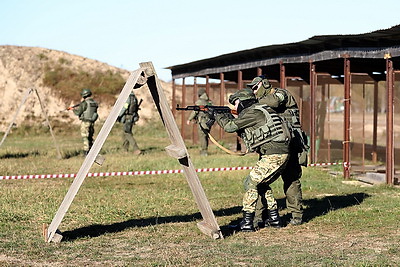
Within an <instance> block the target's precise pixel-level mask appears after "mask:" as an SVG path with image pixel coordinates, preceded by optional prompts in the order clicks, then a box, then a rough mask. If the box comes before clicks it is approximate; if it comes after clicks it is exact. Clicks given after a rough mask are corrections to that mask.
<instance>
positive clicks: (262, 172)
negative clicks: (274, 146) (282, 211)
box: [243, 154, 288, 212]
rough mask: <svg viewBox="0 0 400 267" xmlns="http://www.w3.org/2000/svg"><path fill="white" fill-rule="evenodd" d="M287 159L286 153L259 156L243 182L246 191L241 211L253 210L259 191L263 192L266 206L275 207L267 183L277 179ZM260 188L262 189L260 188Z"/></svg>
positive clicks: (275, 204) (274, 201)
mask: <svg viewBox="0 0 400 267" xmlns="http://www.w3.org/2000/svg"><path fill="white" fill-rule="evenodd" d="M287 160H288V154H273V155H263V156H261V158H260V160H259V161H258V162H257V163H256V166H255V167H254V168H253V169H252V170H251V172H250V174H249V176H247V178H246V180H245V183H244V186H245V191H246V192H245V194H244V196H243V211H247V212H255V210H256V204H257V199H258V195H259V193H262V194H264V198H265V199H266V200H267V203H268V208H271V209H274V208H277V203H276V200H275V198H274V196H273V194H272V190H271V188H270V187H269V185H270V184H271V183H273V182H274V181H275V180H276V179H278V177H279V175H280V174H281V171H282V170H283V169H284V168H285V166H286V163H287ZM261 188H262V189H263V190H260V189H261Z"/></svg>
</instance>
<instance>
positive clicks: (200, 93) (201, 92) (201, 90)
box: [197, 88, 206, 96]
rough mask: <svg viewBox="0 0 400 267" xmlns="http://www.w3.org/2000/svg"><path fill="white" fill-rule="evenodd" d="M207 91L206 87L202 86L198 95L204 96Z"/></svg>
mask: <svg viewBox="0 0 400 267" xmlns="http://www.w3.org/2000/svg"><path fill="white" fill-rule="evenodd" d="M205 92H206V89H204V88H200V89H199V90H198V91H197V95H198V96H202V95H203V94H204V93H205Z"/></svg>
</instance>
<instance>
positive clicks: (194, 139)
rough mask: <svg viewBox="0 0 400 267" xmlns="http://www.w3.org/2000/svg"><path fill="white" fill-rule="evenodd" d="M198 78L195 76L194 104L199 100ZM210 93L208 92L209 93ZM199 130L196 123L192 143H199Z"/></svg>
mask: <svg viewBox="0 0 400 267" xmlns="http://www.w3.org/2000/svg"><path fill="white" fill-rule="evenodd" d="M197 92H198V90H197V78H196V77H194V78H193V105H195V103H196V100H197ZM207 95H208V94H207ZM198 139H199V138H198V132H197V123H194V124H193V125H192V143H193V144H197V143H198Z"/></svg>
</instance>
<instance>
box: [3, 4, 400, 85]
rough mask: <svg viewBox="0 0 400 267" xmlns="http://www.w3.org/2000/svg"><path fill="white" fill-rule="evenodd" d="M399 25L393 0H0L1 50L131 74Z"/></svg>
mask: <svg viewBox="0 0 400 267" xmlns="http://www.w3.org/2000/svg"><path fill="white" fill-rule="evenodd" d="M397 24H400V1H399V0H385V1H370V0H363V1H361V0H347V1H342V0H336V1H329V2H328V1H321V0H318V1H317V0H302V1H298V0H297V1H295V0H292V1H290V0H287V1H267V0H265V1H255V0H254V1H253V0H247V1H243V0H242V1H239V0H219V1H218V0H213V1H210V0H202V1H190V0H186V1H185V0H168V1H167V0H165V1H161V0H141V1H137V0H131V1H127V0H125V1H124V0H113V1H103V0H96V1H95V0H65V1H61V0H1V1H0V45H18V46H34V47H44V48H49V49H55V50H61V51H65V52H68V53H71V54H75V55H79V56H84V57H87V58H91V59H96V60H99V61H102V62H106V63H108V64H110V65H113V66H116V67H121V68H124V69H128V70H135V69H137V68H138V67H139V63H140V62H145V61H152V62H153V64H154V66H155V67H156V71H157V74H158V76H159V78H161V79H163V80H165V81H170V80H171V73H170V71H169V70H166V69H164V68H165V67H169V66H173V65H178V64H184V63H188V62H192V61H196V60H201V59H204V58H209V57H214V56H219V55H222V54H226V53H231V52H236V51H239V50H245V49H251V48H255V47H260V46H266V45H273V44H284V43H291V42H298V41H302V40H305V39H307V38H310V37H312V36H314V35H328V34H358V33H366V32H371V31H375V30H379V29H386V28H390V27H391V26H395V25H397Z"/></svg>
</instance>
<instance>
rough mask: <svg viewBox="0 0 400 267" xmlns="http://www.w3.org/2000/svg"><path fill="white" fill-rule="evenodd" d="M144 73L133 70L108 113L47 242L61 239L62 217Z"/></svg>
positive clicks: (54, 221) (49, 228)
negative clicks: (59, 228) (59, 229)
mask: <svg viewBox="0 0 400 267" xmlns="http://www.w3.org/2000/svg"><path fill="white" fill-rule="evenodd" d="M142 73H143V70H142V69H138V70H136V71H134V72H132V74H131V75H130V76H129V78H128V80H127V82H126V83H125V86H124V88H123V89H122V91H121V93H120V95H119V97H118V99H117V101H116V102H115V104H114V107H113V108H112V109H111V112H110V114H109V115H108V117H107V119H106V121H105V122H104V125H103V127H102V128H101V130H100V132H99V134H98V136H97V138H96V140H95V141H94V143H93V146H92V148H91V149H90V150H89V153H88V155H87V156H86V158H85V160H84V162H83V164H82V166H81V168H80V169H79V172H78V173H77V175H76V177H75V179H74V181H73V182H72V185H71V187H70V188H69V190H68V192H67V194H66V195H65V197H64V200H63V201H62V203H61V205H60V207H59V208H58V210H57V213H56V215H55V216H54V218H53V220H52V222H51V224H50V225H49V227H48V230H47V237H46V238H45V240H47V242H60V241H61V238H62V236H61V237H60V234H58V232H59V231H58V227H59V225H60V223H61V221H62V219H63V218H64V216H65V214H66V213H67V211H68V209H69V207H70V206H71V204H72V201H73V200H74V198H75V196H76V194H77V193H78V190H79V188H80V187H81V185H82V183H83V181H84V180H85V178H86V175H87V173H88V172H89V170H90V168H91V167H92V165H93V163H94V161H95V159H96V156H97V154H99V152H100V149H101V148H102V146H103V144H104V142H105V141H106V138H107V136H108V134H109V133H110V131H111V129H112V127H113V126H114V123H115V121H116V120H117V117H118V115H119V113H120V111H121V109H122V107H123V105H124V104H125V102H126V100H127V99H128V97H129V94H130V93H131V91H132V89H133V88H134V86H135V85H136V84H137V83H138V80H139V78H141V77H143V76H141V75H142ZM56 234H57V235H56Z"/></svg>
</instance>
